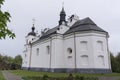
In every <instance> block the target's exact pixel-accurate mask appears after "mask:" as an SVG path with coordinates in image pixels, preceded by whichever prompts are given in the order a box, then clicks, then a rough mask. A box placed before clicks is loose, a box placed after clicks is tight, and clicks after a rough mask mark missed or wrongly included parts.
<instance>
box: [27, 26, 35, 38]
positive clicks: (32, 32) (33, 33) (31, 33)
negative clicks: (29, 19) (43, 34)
mask: <svg viewBox="0 0 120 80" xmlns="http://www.w3.org/2000/svg"><path fill="white" fill-rule="evenodd" d="M31 29H32V31H31V32H29V33H28V36H30V35H32V36H36V33H35V32H34V30H35V27H34V24H33V27H32V28H31Z"/></svg>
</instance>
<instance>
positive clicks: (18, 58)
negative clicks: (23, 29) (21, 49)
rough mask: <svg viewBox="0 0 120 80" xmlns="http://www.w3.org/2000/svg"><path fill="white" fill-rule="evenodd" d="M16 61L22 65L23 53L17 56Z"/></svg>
mask: <svg viewBox="0 0 120 80" xmlns="http://www.w3.org/2000/svg"><path fill="white" fill-rule="evenodd" d="M14 63H15V64H18V65H22V57H21V55H17V56H15V58H14Z"/></svg>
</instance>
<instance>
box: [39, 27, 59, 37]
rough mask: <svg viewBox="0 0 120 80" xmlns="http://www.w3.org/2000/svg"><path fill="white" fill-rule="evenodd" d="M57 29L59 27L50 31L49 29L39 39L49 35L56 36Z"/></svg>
mask: <svg viewBox="0 0 120 80" xmlns="http://www.w3.org/2000/svg"><path fill="white" fill-rule="evenodd" d="M58 27H59V26H56V27H54V28H52V29H49V30H48V31H47V32H46V33H43V35H42V36H41V37H40V39H41V38H42V39H43V38H46V37H48V36H49V35H52V34H56V31H57V29H58Z"/></svg>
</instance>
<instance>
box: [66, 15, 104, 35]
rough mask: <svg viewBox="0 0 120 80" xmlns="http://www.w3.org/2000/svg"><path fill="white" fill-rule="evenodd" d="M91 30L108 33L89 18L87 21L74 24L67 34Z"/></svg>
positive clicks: (83, 20)
mask: <svg viewBox="0 0 120 80" xmlns="http://www.w3.org/2000/svg"><path fill="white" fill-rule="evenodd" d="M89 30H94V31H100V32H106V31H104V30H103V29H101V28H100V27H98V26H97V25H96V24H95V23H94V22H93V21H92V20H91V19H90V18H89V17H87V18H85V19H82V20H79V21H77V22H76V23H74V24H73V25H72V26H71V28H70V29H69V30H68V31H67V32H66V33H65V34H69V33H72V32H78V31H89Z"/></svg>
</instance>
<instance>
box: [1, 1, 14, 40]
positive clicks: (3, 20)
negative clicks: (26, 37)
mask: <svg viewBox="0 0 120 80" xmlns="http://www.w3.org/2000/svg"><path fill="white" fill-rule="evenodd" d="M3 2H4V0H0V39H5V38H6V36H8V37H9V38H12V39H13V38H14V37H15V33H13V32H12V31H11V30H10V29H8V27H7V22H10V17H11V16H10V14H9V13H8V12H3V11H2V10H1V6H2V5H3Z"/></svg>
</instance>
